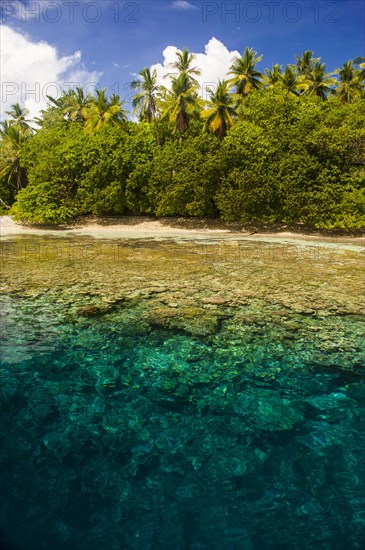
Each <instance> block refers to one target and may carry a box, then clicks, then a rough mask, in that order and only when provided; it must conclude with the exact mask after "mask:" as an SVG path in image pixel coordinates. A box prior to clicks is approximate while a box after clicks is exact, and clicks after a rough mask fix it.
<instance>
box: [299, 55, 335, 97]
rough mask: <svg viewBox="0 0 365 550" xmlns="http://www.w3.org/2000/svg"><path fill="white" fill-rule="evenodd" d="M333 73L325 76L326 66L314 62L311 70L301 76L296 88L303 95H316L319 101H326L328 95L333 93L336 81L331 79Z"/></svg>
mask: <svg viewBox="0 0 365 550" xmlns="http://www.w3.org/2000/svg"><path fill="white" fill-rule="evenodd" d="M333 74H334V73H327V74H326V65H325V64H324V63H321V62H320V61H316V62H315V63H314V65H313V66H312V68H311V70H310V71H309V72H308V73H307V74H305V75H302V76H301V80H300V83H299V84H298V88H299V89H301V90H303V94H304V95H308V96H310V95H316V96H318V97H320V98H321V99H327V95H328V94H329V93H333V87H334V86H335V84H336V82H337V80H336V79H335V78H333V77H332V75H333Z"/></svg>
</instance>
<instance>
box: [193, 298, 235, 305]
mask: <svg viewBox="0 0 365 550" xmlns="http://www.w3.org/2000/svg"><path fill="white" fill-rule="evenodd" d="M200 301H201V302H202V304H211V305H215V306H222V305H225V304H228V303H229V302H230V300H229V298H223V297H222V296H205V297H204V298H201V300H200Z"/></svg>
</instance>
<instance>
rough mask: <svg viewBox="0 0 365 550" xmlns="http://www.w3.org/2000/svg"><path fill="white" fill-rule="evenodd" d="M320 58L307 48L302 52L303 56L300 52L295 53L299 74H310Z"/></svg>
mask: <svg viewBox="0 0 365 550" xmlns="http://www.w3.org/2000/svg"><path fill="white" fill-rule="evenodd" d="M319 60H320V58H319V57H317V58H314V57H313V52H311V51H309V50H306V51H304V52H302V57H300V56H299V55H298V54H296V55H295V61H296V70H297V73H298V74H299V75H308V74H309V73H310V72H311V70H312V69H313V66H314V64H315V63H317V62H318V61H319Z"/></svg>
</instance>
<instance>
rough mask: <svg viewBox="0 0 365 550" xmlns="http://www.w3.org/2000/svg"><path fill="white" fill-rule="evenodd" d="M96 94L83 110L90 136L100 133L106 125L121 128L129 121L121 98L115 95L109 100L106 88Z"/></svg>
mask: <svg viewBox="0 0 365 550" xmlns="http://www.w3.org/2000/svg"><path fill="white" fill-rule="evenodd" d="M95 93H96V95H95V96H94V97H92V98H91V99H90V101H89V102H88V103H87V105H86V106H85V107H83V108H82V110H81V114H82V116H83V117H84V119H85V125H84V128H85V132H86V133H89V134H93V133H94V132H97V131H99V130H100V129H101V128H102V127H103V126H105V125H106V124H110V125H112V126H120V125H121V124H122V123H123V122H124V121H125V120H126V119H127V116H126V112H125V111H124V110H123V108H122V104H123V102H122V101H120V98H119V96H117V95H113V96H111V97H110V98H109V99H108V97H107V95H106V89H105V88H104V89H103V90H96V92H95Z"/></svg>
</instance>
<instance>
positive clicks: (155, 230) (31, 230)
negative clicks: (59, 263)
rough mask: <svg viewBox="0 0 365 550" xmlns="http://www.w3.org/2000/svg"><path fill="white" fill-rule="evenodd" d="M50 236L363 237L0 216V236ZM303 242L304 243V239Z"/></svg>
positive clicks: (348, 240) (310, 240) (200, 223)
mask: <svg viewBox="0 0 365 550" xmlns="http://www.w3.org/2000/svg"><path fill="white" fill-rule="evenodd" d="M18 235H33V236H37V235H38V236H39V235H43V236H45V235H50V236H58V237H67V236H73V237H76V236H91V237H94V238H99V239H110V238H111V239H115V238H119V239H121V238H122V239H157V240H164V239H168V240H171V239H172V240H178V241H179V240H182V241H186V240H214V241H217V240H241V239H242V240H250V241H264V242H272V243H283V242H285V243H298V242H300V243H301V244H307V245H313V244H323V245H328V244H329V243H331V245H336V246H340V247H341V248H344V249H352V250H357V251H361V250H362V249H363V247H364V245H365V237H346V236H335V235H334V236H323V235H321V234H319V233H315V232H313V233H311V234H305V233H293V232H290V231H280V232H276V233H273V232H266V231H260V230H258V231H256V232H253V230H252V229H250V228H244V227H243V226H239V225H238V224H225V223H224V222H219V221H217V220H195V219H192V220H189V219H184V218H161V219H159V220H156V219H151V218H146V217H120V218H101V219H94V218H86V219H85V220H84V221H83V222H80V223H78V224H74V225H68V226H64V227H61V228H53V227H49V228H47V227H39V228H37V227H35V226H29V225H22V224H20V223H16V222H14V221H13V220H12V219H11V217H10V216H0V236H1V237H7V238H9V237H10V238H12V237H16V236H18ZM303 241H304V242H303Z"/></svg>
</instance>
